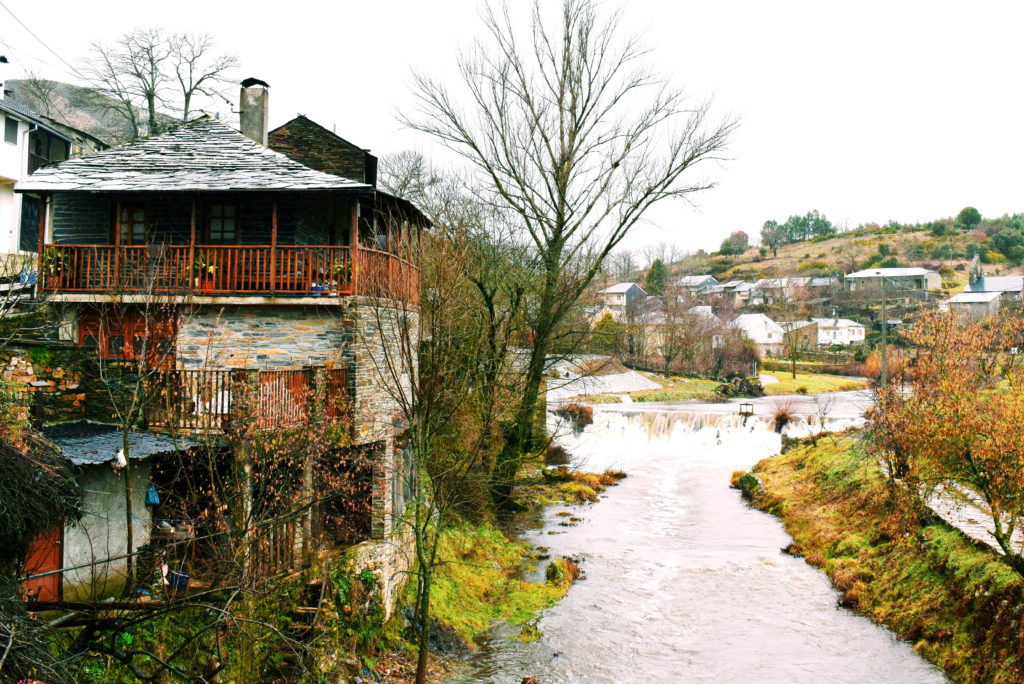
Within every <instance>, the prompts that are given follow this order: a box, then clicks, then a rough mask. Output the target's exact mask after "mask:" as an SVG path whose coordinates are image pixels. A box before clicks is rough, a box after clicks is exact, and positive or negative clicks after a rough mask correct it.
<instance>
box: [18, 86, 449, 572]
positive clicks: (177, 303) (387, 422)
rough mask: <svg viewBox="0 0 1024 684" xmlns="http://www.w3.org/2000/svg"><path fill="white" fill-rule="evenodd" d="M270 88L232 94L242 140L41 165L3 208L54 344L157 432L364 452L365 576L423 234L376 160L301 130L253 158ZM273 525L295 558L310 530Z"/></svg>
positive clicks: (264, 141)
mask: <svg viewBox="0 0 1024 684" xmlns="http://www.w3.org/2000/svg"><path fill="white" fill-rule="evenodd" d="M268 90H269V86H267V84H265V83H263V82H262V81H258V80H256V79H247V81H245V82H243V84H242V91H241V117H240V118H241V122H242V131H241V132H239V131H236V130H234V129H232V128H230V127H228V126H227V125H225V124H224V123H222V122H220V121H218V120H216V119H210V118H203V119H198V120H196V121H193V122H190V123H187V124H184V125H181V126H179V127H177V128H174V129H172V130H170V131H168V132H166V133H163V134H161V135H156V136H152V137H149V138H145V139H141V140H138V141H135V142H132V143H129V144H127V145H124V146H121V147H117V148H113V149H110V150H106V151H103V152H98V153H96V154H93V155H90V156H87V157H81V158H75V159H69V160H67V161H64V162H62V163H60V164H56V165H54V166H48V167H45V168H43V169H40V170H39V171H37V172H36V173H35V174H34V175H33V176H31V177H30V178H29V179H27V180H25V181H23V182H21V183H19V184H18V186H17V188H16V190H17V191H18V192H19V193H23V194H29V193H31V194H34V195H36V196H38V197H39V198H41V211H40V213H39V222H38V233H37V235H38V248H39V252H40V258H39V267H40V284H39V287H40V290H41V291H42V292H44V293H45V294H46V295H47V296H48V297H49V298H50V300H51V301H52V302H53V303H54V305H55V306H56V307H57V308H58V309H59V311H60V319H61V323H60V338H61V339H62V340H66V341H69V342H72V343H77V344H79V345H81V346H82V347H84V348H86V349H91V350H93V353H94V354H95V355H96V357H97V358H98V359H99V360H100V361H105V362H108V363H110V364H121V363H125V362H129V363H134V364H137V365H138V366H139V367H144V368H145V369H146V378H145V387H144V391H145V393H146V396H145V403H146V423H147V425H148V427H149V428H150V429H152V430H155V431H162V432H170V433H177V434H203V435H225V434H228V433H229V432H231V431H233V430H234V431H238V432H241V431H242V430H243V428H244V429H250V428H254V429H255V430H256V431H257V433H258V432H259V431H266V430H287V429H290V428H291V429H294V427H295V426H297V425H300V424H303V421H304V420H306V419H308V418H309V417H310V416H311V415H312V414H313V413H314V412H315V413H316V414H317V415H320V416H322V417H323V419H324V420H326V421H327V422H328V423H330V424H332V425H336V426H338V429H339V430H340V431H341V432H344V433H345V434H347V435H348V436H347V448H348V449H349V450H360V452H361V453H366V454H369V459H370V461H371V464H372V473H371V476H370V477H369V479H368V481H367V483H366V489H365V491H364V492H363V495H364V496H365V499H367V500H368V503H369V505H368V506H367V511H368V512H367V515H368V517H369V520H368V523H367V525H366V528H367V532H368V536H369V537H371V538H372V540H376V541H372V540H371V542H370V546H371V547H372V548H369V547H368V548H367V549H366V550H364V551H363V552H362V553H363V555H364V556H365V557H372V558H377V559H378V560H379V558H380V557H381V556H382V555H383V556H388V554H391V555H392V556H393V555H394V554H395V553H397V552H399V551H401V550H402V548H403V547H402V545H401V544H395V543H392V542H389V541H388V538H389V537H391V536H393V535H395V534H398V533H399V530H398V525H397V522H398V517H399V516H400V515H401V513H402V508H403V506H404V503H403V502H404V499H405V497H406V496H407V495H408V493H409V487H410V486H411V483H410V482H409V478H410V473H411V470H410V467H409V464H408V462H407V459H406V456H405V453H404V451H403V450H402V449H401V448H400V446H399V445H398V438H399V436H400V433H401V432H402V430H403V429H404V427H403V426H404V423H403V418H402V415H401V411H400V410H399V404H398V403H397V401H396V400H395V395H396V392H398V391H401V388H400V387H398V386H396V385H392V384H389V383H392V382H397V383H403V384H406V385H407V383H408V382H409V377H410V373H411V372H412V370H413V369H412V368H411V366H409V364H414V363H415V356H414V355H413V354H410V353H399V351H398V349H397V348H398V347H399V346H400V344H399V337H400V333H406V332H410V331H411V336H412V338H413V339H415V329H416V328H417V327H418V323H419V314H418V311H419V309H418V297H419V268H418V259H419V244H420V236H421V232H422V231H423V230H425V229H426V228H428V227H429V222H428V221H427V220H426V218H425V217H424V216H423V215H422V213H421V212H420V211H419V210H418V209H417V208H416V207H415V206H413V205H412V204H410V203H408V202H406V201H404V200H401V199H399V198H396V197H393V196H390V195H388V194H386V193H383V192H381V191H379V190H377V189H376V187H375V185H374V183H375V180H376V159H375V158H373V157H372V155H369V154H368V153H365V151H360V152H361V156H360V154H348V153H344V154H343V152H344V150H343V149H342V147H343V146H342V145H340V144H338V145H337V146H335V147H331V148H325V149H327V151H326V152H324V151H323V149H320V150H319V151H317V150H314V149H311V148H315V147H317V146H318V145H321V143H322V141H323V139H324V135H323V134H324V133H329V132H327V131H326V129H322V127H318V126H317V125H316V124H314V123H313V122H310V121H309V120H308V119H305V117H299V118H298V119H294V120H293V121H291V122H289V123H288V124H285V126H283V127H281V128H279V129H276V130H275V131H274V135H273V137H274V139H276V140H279V141H284V142H281V145H282V150H283V152H278V151H275V150H273V149H272V148H271V147H268V143H270V138H271V135H270V134H271V132H270V131H268V109H267V107H268ZM318 128H319V129H320V130H319V131H318V130H317V129H318ZM300 129H301V131H302V132H303V133H302V134H301V135H300V134H299V133H298V132H299V131H300ZM311 133H316V134H317V135H312V134H311ZM331 135H333V134H331ZM334 137H335V138H337V136H334ZM338 140H342V139H341V138H338ZM342 142H345V141H343V140H342ZM336 155H337V156H340V157H344V159H341V160H338V159H336ZM296 159H303V160H305V161H307V162H308V163H309V164H311V165H315V166H310V165H306V164H304V163H302V162H300V161H296ZM317 167H323V168H317ZM343 171H344V172H346V173H351V174H352V175H354V176H356V178H349V177H345V176H342V175H339V174H340V173H341V172H343ZM406 352H407V350H406ZM399 357H400V358H401V364H402V365H401V368H400V369H399V368H397V365H396V370H395V373H394V374H391V373H388V372H384V371H382V365H383V364H384V363H385V362H390V361H388V360H391V361H393V360H395V359H398V358H399ZM396 364H397V362H396ZM385 378H391V379H385ZM320 402H323V403H322V404H320ZM243 408H244V410H245V411H246V413H244V414H243V413H242V411H243ZM243 423H244V424H243ZM332 429H333V428H332ZM236 448H237V447H236ZM315 477H316V474H315V473H313V474H310V475H309V481H308V482H305V483H304V484H303V485H302V486H303V487H304V488H306V489H307V490H309V496H312V495H313V491H312V490H313V488H314V487H315ZM360 491H362V490H360ZM140 495H141V494H140ZM133 505H134V502H133ZM314 515H315V511H311V512H310V513H309V516H310V517H312V516H314ZM282 525H290V526H291V527H289V529H288V530H287V539H288V540H292V541H289V545H290V547H291V550H292V551H295V554H297V553H298V550H299V549H301V548H303V547H305V548H307V549H308V548H310V546H311V542H312V541H313V540H312V539H311V535H313V534H314V530H315V529H316V528H317V525H316V524H315V523H314V522H312V521H311V520H309V519H303V520H294V521H288V522H284V523H282ZM299 560H300V559H299V558H297V556H295V557H291V558H288V559H285V562H287V563H297V562H299ZM387 562H388V563H390V564H391V565H395V564H396V563H398V562H399V561H398V560H397V559H395V558H393V557H392V558H390V559H388V560H387ZM401 574H402V573H401V572H400V569H399V571H396V572H393V573H390V574H389V576H388V577H382V579H383V580H385V582H389V581H395V580H394V579H393V578H395V577H398V578H400V576H401Z"/></svg>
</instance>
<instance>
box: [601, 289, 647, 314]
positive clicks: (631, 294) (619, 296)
mask: <svg viewBox="0 0 1024 684" xmlns="http://www.w3.org/2000/svg"><path fill="white" fill-rule="evenodd" d="M597 295H598V297H600V298H601V302H602V303H603V304H604V309H603V310H602V311H601V312H598V318H600V317H601V316H602V315H603V314H604V313H611V314H612V316H613V317H614V318H618V317H619V316H621V315H622V313H623V312H624V311H625V310H626V307H627V306H629V305H631V304H633V303H635V302H637V301H639V300H641V299H643V298H645V297H647V293H646V292H644V289H643V288H642V287H640V286H639V285H638V284H636V283H615V284H614V285H612V286H611V287H606V288H605V289H603V290H601V291H600V292H598V293H597Z"/></svg>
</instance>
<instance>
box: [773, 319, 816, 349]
mask: <svg viewBox="0 0 1024 684" xmlns="http://www.w3.org/2000/svg"><path fill="white" fill-rule="evenodd" d="M779 325H780V326H781V327H782V330H783V335H782V343H783V348H784V350H785V351H786V352H790V351H795V350H806V349H812V348H814V347H816V346H817V345H818V324H817V322H815V321H813V320H811V321H779Z"/></svg>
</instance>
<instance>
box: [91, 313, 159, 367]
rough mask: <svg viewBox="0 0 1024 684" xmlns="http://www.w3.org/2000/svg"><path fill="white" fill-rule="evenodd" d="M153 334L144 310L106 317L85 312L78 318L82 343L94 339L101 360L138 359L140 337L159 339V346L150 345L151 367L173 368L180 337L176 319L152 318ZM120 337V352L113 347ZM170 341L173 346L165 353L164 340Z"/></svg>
mask: <svg viewBox="0 0 1024 684" xmlns="http://www.w3.org/2000/svg"><path fill="white" fill-rule="evenodd" d="M149 327H150V329H149V334H148V335H147V334H146V333H147V331H146V319H145V314H143V313H141V312H129V313H126V314H123V315H120V316H116V317H114V316H107V317H105V316H103V315H102V314H92V313H91V314H85V315H83V316H82V317H81V318H80V319H79V321H78V344H79V345H81V346H83V347H84V346H91V345H87V344H86V340H87V338H90V337H91V338H94V339H95V341H96V346H95V347H94V348H95V349H96V351H97V354H98V355H99V357H100V358H101V359H106V360H109V361H138V360H139V359H140V358H141V356H140V355H139V354H138V352H137V350H136V348H135V344H136V341H137V340H140V339H155V340H156V344H155V345H152V344H150V345H147V347H146V351H147V357H148V359H147V360H148V365H149V367H150V368H156V369H161V370H173V369H174V364H175V356H176V349H175V341H176V339H177V325H176V323H175V321H173V320H170V319H168V320H163V321H160V320H151V321H150V326H149ZM117 338H120V343H119V344H118V345H117V347H119V348H120V351H118V350H117V349H113V348H112V347H111V342H112V341H113V340H115V339H117ZM168 341H169V342H170V348H169V350H168V351H167V352H166V353H162V352H161V346H162V344H161V343H162V342H168Z"/></svg>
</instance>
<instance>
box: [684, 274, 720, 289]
mask: <svg viewBox="0 0 1024 684" xmlns="http://www.w3.org/2000/svg"><path fill="white" fill-rule="evenodd" d="M717 284H718V280H716V279H715V277H714V276H710V275H691V276H683V277H682V278H680V279H679V280H677V281H676V287H694V288H696V287H714V286H715V285H717Z"/></svg>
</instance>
